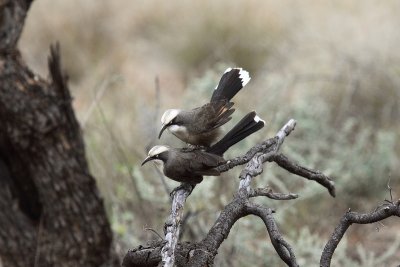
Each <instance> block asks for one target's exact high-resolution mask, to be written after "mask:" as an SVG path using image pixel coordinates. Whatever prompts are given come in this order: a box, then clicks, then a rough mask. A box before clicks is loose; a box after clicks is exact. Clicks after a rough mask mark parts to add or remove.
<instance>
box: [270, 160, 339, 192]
mask: <svg viewBox="0 0 400 267" xmlns="http://www.w3.org/2000/svg"><path fill="white" fill-rule="evenodd" d="M269 161H274V162H275V163H276V164H278V165H279V166H280V167H282V168H284V169H285V170H287V171H289V172H291V173H294V174H297V175H299V176H302V177H304V178H307V179H308V180H313V181H316V182H317V183H319V184H320V185H322V186H324V187H325V188H326V189H328V191H329V194H331V196H333V197H335V196H336V193H335V183H334V182H333V181H332V180H331V179H330V178H329V177H328V176H326V175H325V174H323V173H322V172H320V171H315V170H310V169H308V168H306V167H303V166H300V165H298V164H296V163H294V162H292V161H290V160H289V159H288V158H287V157H286V156H285V155H282V154H276V155H274V156H272V157H271V158H270V159H269Z"/></svg>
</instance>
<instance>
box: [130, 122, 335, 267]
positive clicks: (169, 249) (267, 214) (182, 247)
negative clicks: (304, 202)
mask: <svg viewBox="0 0 400 267" xmlns="http://www.w3.org/2000/svg"><path fill="white" fill-rule="evenodd" d="M295 126H296V121H295V120H293V119H292V120H289V121H288V122H287V123H286V124H285V125H284V126H283V127H282V128H281V129H280V130H279V131H278V133H277V134H276V136H275V137H274V138H270V139H268V140H266V141H264V142H262V143H260V144H258V145H256V146H254V147H252V148H251V149H250V150H249V151H248V152H247V153H246V154H245V155H243V156H240V157H236V158H234V159H231V160H228V161H226V162H225V163H224V164H222V165H221V166H219V167H218V168H217V169H218V170H219V171H220V172H225V171H228V170H230V169H231V168H233V167H235V166H238V165H243V164H245V163H247V165H246V167H245V168H244V170H243V171H242V173H241V174H240V179H241V181H240V184H239V188H238V193H237V194H236V195H235V197H234V199H233V200H232V201H231V203H229V204H228V205H227V206H225V208H224V209H223V210H222V212H221V214H220V216H219V217H218V219H217V220H216V222H215V224H214V226H213V227H212V228H211V229H210V231H209V232H208V234H207V236H206V237H205V238H204V240H202V241H201V242H199V243H197V244H178V238H179V232H180V224H181V223H182V220H183V207H184V203H185V201H186V198H187V197H188V196H189V195H190V193H191V191H192V190H193V188H194V186H193V185H189V184H182V185H181V186H179V187H178V188H176V189H174V192H175V193H174V194H173V201H172V208H171V214H170V216H169V219H168V221H167V223H166V225H165V243H164V244H162V245H160V244H158V246H157V248H158V247H161V246H162V249H161V260H160V261H161V262H162V263H160V264H162V266H173V265H174V264H176V265H177V266H209V265H212V264H213V262H214V258H215V255H216V254H217V251H218V249H219V247H220V245H221V244H222V242H223V241H224V240H225V239H226V238H227V237H228V235H229V231H230V229H231V228H232V226H233V225H234V224H235V222H236V221H237V220H238V219H240V218H241V217H244V216H247V215H249V214H253V215H256V216H258V217H260V218H261V219H262V220H263V221H264V223H265V225H266V227H267V230H268V233H269V235H270V237H271V241H272V243H273V246H274V248H275V250H276V251H277V253H278V254H279V256H280V257H281V259H282V260H283V261H284V262H285V263H286V264H287V265H288V266H298V265H297V263H296V258H295V256H294V253H293V249H292V248H291V246H290V245H289V244H288V243H287V242H286V241H285V240H284V239H283V237H282V235H281V234H280V232H279V230H278V227H277V225H276V223H275V221H274V219H273V217H272V213H273V210H272V209H270V208H263V207H259V206H257V205H255V204H252V203H251V202H249V198H252V197H256V196H266V197H269V198H271V199H276V200H289V199H295V198H297V197H298V196H297V195H296V194H292V193H289V194H282V193H275V192H272V190H271V189H270V188H257V189H252V188H251V187H250V183H251V180H252V178H253V177H256V176H257V175H259V174H261V173H262V172H263V167H264V166H263V164H264V163H265V162H266V161H274V160H275V158H278V162H282V160H281V161H279V159H281V156H280V155H279V154H277V153H278V151H279V149H280V146H281V145H282V143H283V142H284V140H285V138H286V136H288V135H289V134H290V133H291V132H292V131H293V130H294V128H295ZM285 166H289V167H292V169H293V170H294V173H295V174H298V175H302V174H303V172H300V171H298V168H294V167H293V166H297V165H296V164H295V163H292V162H290V161H289V160H287V162H286V164H285ZM289 167H287V168H289ZM304 169H305V168H304ZM306 170H307V171H308V173H307V174H309V173H312V172H313V171H311V170H308V169H306ZM289 171H290V170H289ZM295 171H297V172H295ZM303 175H304V174H303ZM318 175H322V174H320V173H314V176H318ZM308 176H310V177H314V176H311V175H308ZM323 177H326V176H323ZM310 179H311V178H310ZM326 179H328V180H329V178H327V177H326ZM314 180H317V181H318V179H317V178H314ZM331 186H332V187H333V186H334V185H333V184H332V185H331ZM154 249H156V248H154ZM142 250H143V249H139V250H135V251H131V252H130V253H128V254H127V255H126V257H129V260H128V259H127V260H126V261H125V260H124V262H130V263H132V262H135V260H134V259H135V257H142V256H143V252H142ZM151 253H153V251H152V252H151ZM136 254H137V255H136ZM148 255H153V254H149V252H148ZM140 262H143V261H140ZM124 266H135V265H129V264H128V265H124Z"/></svg>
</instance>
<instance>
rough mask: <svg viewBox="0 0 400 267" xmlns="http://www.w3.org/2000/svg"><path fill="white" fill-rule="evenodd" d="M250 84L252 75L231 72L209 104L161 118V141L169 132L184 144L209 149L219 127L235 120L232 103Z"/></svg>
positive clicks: (177, 110) (221, 81)
mask: <svg viewBox="0 0 400 267" xmlns="http://www.w3.org/2000/svg"><path fill="white" fill-rule="evenodd" d="M249 81H250V76H249V73H248V72H247V71H245V70H243V69H241V68H233V69H232V68H228V69H227V70H226V71H225V73H224V74H223V75H222V77H221V80H220V81H219V84H218V85H217V87H216V88H215V90H214V92H213V94H212V96H211V100H210V102H209V103H207V104H205V105H203V106H201V107H198V108H195V109H192V110H181V109H168V110H167V111H165V112H164V114H163V116H162V117H161V123H162V128H161V131H160V133H159V135H158V138H160V137H161V135H162V133H163V132H164V131H165V129H168V130H169V131H170V132H171V133H172V134H174V135H175V136H176V137H178V138H179V139H181V140H182V141H184V142H186V143H188V144H191V145H196V146H204V147H209V146H210V145H211V144H212V143H213V142H215V141H216V139H217V138H218V135H219V133H220V132H219V127H220V126H222V125H224V124H225V123H227V122H228V121H229V120H231V118H232V117H231V115H232V113H233V112H234V111H235V109H234V108H232V106H233V102H230V100H231V99H232V98H233V97H234V96H235V95H236V94H237V93H238V92H239V91H240V89H242V88H243V87H244V86H245V85H246V84H247V83H248V82H249Z"/></svg>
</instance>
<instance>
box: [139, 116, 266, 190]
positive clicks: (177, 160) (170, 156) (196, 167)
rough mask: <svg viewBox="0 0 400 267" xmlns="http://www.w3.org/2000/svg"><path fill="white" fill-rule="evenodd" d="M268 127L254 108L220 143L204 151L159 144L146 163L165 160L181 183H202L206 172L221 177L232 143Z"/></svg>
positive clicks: (168, 172)
mask: <svg viewBox="0 0 400 267" xmlns="http://www.w3.org/2000/svg"><path fill="white" fill-rule="evenodd" d="M262 127H264V121H263V120H261V119H260V117H258V116H257V115H256V112H254V111H252V112H250V113H249V114H247V115H246V116H245V117H244V118H243V119H242V120H240V121H239V122H238V123H237V124H236V126H235V127H233V128H232V130H230V131H229V132H228V133H227V134H226V135H225V136H224V137H223V138H222V139H221V140H220V141H219V142H217V143H216V144H214V145H213V146H211V147H209V148H207V149H206V150H205V151H203V150H199V149H197V150H195V149H188V148H171V147H169V146H155V147H153V148H152V149H150V151H149V153H148V157H147V158H146V159H145V160H144V161H143V163H142V166H143V165H144V164H145V163H146V162H148V161H151V160H160V161H162V162H163V163H164V166H163V172H164V174H165V176H167V177H169V178H171V179H172V180H175V181H178V182H186V183H191V184H197V183H200V182H201V181H202V180H203V175H208V176H218V175H220V172H219V171H218V170H217V169H216V167H218V166H220V165H221V164H223V163H224V162H225V159H224V158H223V157H222V155H223V154H224V153H225V151H226V150H228V149H229V148H230V147H231V146H233V145H234V144H236V143H237V142H239V141H241V140H243V139H244V138H246V137H247V136H249V135H251V134H252V133H254V132H256V131H258V130H259V129H261V128H262Z"/></svg>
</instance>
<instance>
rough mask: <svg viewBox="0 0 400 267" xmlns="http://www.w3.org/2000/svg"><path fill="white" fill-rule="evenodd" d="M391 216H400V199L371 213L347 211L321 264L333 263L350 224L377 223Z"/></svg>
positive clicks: (327, 247)
mask: <svg viewBox="0 0 400 267" xmlns="http://www.w3.org/2000/svg"><path fill="white" fill-rule="evenodd" d="M390 216H397V217H400V200H397V201H396V202H394V203H391V204H388V205H385V206H383V207H381V208H380V209H377V210H375V211H373V212H371V213H357V212H352V211H350V210H349V211H348V212H346V214H344V215H343V217H342V219H341V220H340V222H339V225H338V226H336V228H335V230H334V231H333V233H332V235H331V237H330V239H329V240H328V243H327V244H326V245H325V247H324V250H323V252H322V255H321V260H320V266H321V267H329V266H330V265H331V260H332V256H333V253H334V252H335V249H336V247H337V246H338V244H339V242H340V241H341V240H342V238H343V236H344V234H345V233H346V231H347V229H348V228H349V227H350V225H352V224H353V223H357V224H369V223H375V222H378V221H381V220H383V219H386V218H388V217H390Z"/></svg>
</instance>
